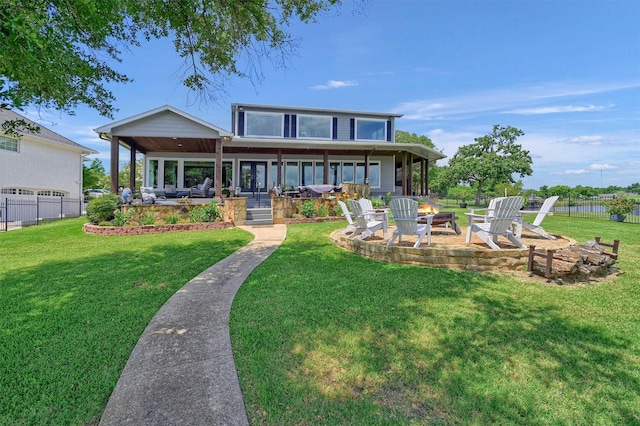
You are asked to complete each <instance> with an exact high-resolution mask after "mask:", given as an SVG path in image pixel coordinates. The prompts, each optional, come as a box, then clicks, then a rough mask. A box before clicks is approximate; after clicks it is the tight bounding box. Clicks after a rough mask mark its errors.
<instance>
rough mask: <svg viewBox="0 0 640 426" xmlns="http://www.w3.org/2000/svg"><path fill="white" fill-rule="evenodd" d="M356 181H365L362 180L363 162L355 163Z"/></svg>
mask: <svg viewBox="0 0 640 426" xmlns="http://www.w3.org/2000/svg"><path fill="white" fill-rule="evenodd" d="M356 183H365V181H364V163H357V164H356Z"/></svg>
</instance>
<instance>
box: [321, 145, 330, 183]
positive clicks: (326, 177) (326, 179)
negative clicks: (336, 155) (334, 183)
mask: <svg viewBox="0 0 640 426" xmlns="http://www.w3.org/2000/svg"><path fill="white" fill-rule="evenodd" d="M323 158H324V163H323V166H324V175H323V177H322V183H323V184H324V185H328V184H329V150H328V149H325V150H324V156H323Z"/></svg>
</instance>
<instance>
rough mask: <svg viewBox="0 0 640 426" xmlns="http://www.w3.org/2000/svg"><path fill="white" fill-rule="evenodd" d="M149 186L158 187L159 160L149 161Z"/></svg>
mask: <svg viewBox="0 0 640 426" xmlns="http://www.w3.org/2000/svg"><path fill="white" fill-rule="evenodd" d="M147 186H152V187H154V188H157V187H158V160H149V182H148V184H147Z"/></svg>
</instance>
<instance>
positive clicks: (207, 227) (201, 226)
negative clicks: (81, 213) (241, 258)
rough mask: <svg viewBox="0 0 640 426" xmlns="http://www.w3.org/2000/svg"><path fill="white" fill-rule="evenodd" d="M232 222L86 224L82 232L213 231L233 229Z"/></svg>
mask: <svg viewBox="0 0 640 426" xmlns="http://www.w3.org/2000/svg"><path fill="white" fill-rule="evenodd" d="M234 226H235V225H234V224H233V223H232V222H198V223H176V224H175V225H169V224H167V225H142V226H98V225H93V224H91V223H85V224H84V225H83V226H82V230H83V231H84V232H86V233H87V234H93V235H100V236H107V237H108V236H122V235H147V234H164V233H166V232H183V231H213V230H217V229H226V228H233V227H234Z"/></svg>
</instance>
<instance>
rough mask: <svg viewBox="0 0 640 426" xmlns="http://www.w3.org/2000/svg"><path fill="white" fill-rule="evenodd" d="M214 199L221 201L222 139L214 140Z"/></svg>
mask: <svg viewBox="0 0 640 426" xmlns="http://www.w3.org/2000/svg"><path fill="white" fill-rule="evenodd" d="M215 176H216V178H215V183H214V185H215V189H214V191H215V195H214V196H215V197H218V198H220V199H222V139H216V170H215Z"/></svg>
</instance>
